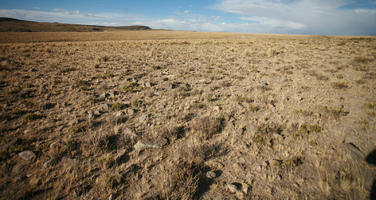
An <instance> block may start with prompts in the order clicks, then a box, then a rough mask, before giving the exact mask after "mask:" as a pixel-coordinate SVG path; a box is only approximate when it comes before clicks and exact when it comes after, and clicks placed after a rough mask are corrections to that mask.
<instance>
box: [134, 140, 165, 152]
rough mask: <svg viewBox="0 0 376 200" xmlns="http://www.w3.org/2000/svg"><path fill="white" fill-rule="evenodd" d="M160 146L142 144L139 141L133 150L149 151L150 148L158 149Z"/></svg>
mask: <svg viewBox="0 0 376 200" xmlns="http://www.w3.org/2000/svg"><path fill="white" fill-rule="evenodd" d="M161 146H162V145H161V144H144V143H142V142H141V141H138V142H137V143H136V144H135V145H134V146H133V148H134V149H135V150H138V151H141V150H143V149H151V148H159V147H161Z"/></svg>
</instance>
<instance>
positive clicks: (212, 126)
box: [192, 117, 222, 138]
mask: <svg viewBox="0 0 376 200" xmlns="http://www.w3.org/2000/svg"><path fill="white" fill-rule="evenodd" d="M192 128H193V130H194V131H196V132H199V133H202V134H203V136H204V138H211V137H212V136H213V135H214V134H216V133H218V132H219V131H220V130H221V128H222V120H221V119H217V118H213V117H203V118H200V119H197V120H195V122H194V123H193V125H192Z"/></svg>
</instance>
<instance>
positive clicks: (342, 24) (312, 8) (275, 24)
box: [213, 0, 376, 35]
mask: <svg viewBox="0 0 376 200" xmlns="http://www.w3.org/2000/svg"><path fill="white" fill-rule="evenodd" d="M353 2H354V1H350V0H292V1H291V0H290V1H283V0H221V1H220V2H218V4H216V5H214V6H213V8H214V9H217V10H221V11H224V12H228V13H232V14H235V15H238V16H241V18H240V19H243V20H247V19H249V20H252V21H253V22H254V23H256V24H258V25H259V27H263V29H262V30H266V32H272V33H303V34H321V35H324V34H325V35H372V34H373V35H374V34H376V10H375V9H371V8H370V9H365V8H356V7H355V8H351V9H350V8H345V7H346V6H347V5H349V4H350V3H353ZM373 4H376V3H375V1H372V2H369V6H370V7H374V6H372V5H373ZM256 31H257V30H256Z"/></svg>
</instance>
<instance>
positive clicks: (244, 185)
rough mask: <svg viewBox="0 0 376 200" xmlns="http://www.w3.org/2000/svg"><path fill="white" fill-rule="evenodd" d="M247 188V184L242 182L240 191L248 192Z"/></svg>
mask: <svg viewBox="0 0 376 200" xmlns="http://www.w3.org/2000/svg"><path fill="white" fill-rule="evenodd" d="M248 190H249V185H248V184H246V183H243V184H242V191H243V193H244V194H248Z"/></svg>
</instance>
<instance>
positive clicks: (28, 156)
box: [18, 151, 35, 161]
mask: <svg viewBox="0 0 376 200" xmlns="http://www.w3.org/2000/svg"><path fill="white" fill-rule="evenodd" d="M18 155H19V156H20V157H21V158H22V159H24V160H28V161H29V160H33V159H34V158H35V154H34V153H33V152H32V151H23V152H21V153H19V154H18Z"/></svg>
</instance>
